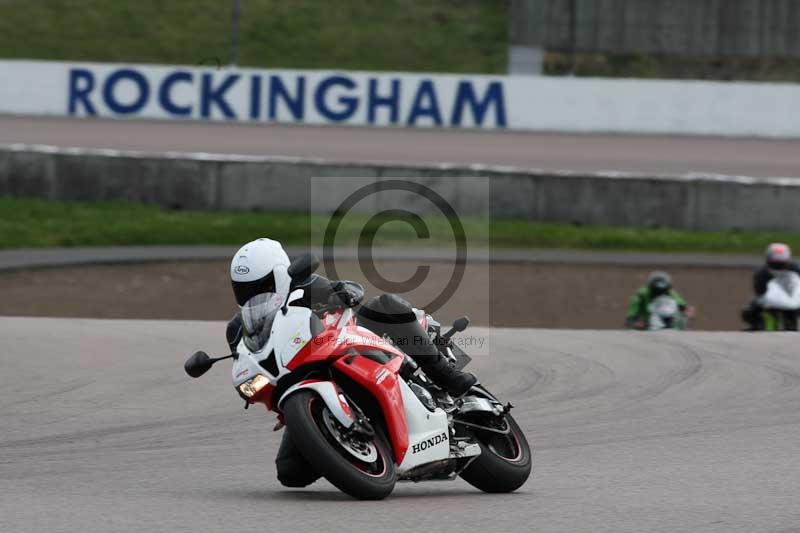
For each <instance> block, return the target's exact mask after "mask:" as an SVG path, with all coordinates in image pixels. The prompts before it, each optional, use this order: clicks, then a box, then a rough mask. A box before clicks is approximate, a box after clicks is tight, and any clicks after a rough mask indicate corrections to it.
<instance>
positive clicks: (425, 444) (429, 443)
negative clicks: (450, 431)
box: [411, 433, 447, 453]
mask: <svg viewBox="0 0 800 533" xmlns="http://www.w3.org/2000/svg"><path fill="white" fill-rule="evenodd" d="M446 441H447V433H442V434H441V435H436V436H435V437H431V438H429V439H425V440H423V441H422V442H418V443H416V444H415V445H414V446H412V447H411V453H417V452H422V451H425V450H427V449H428V448H433V447H434V446H436V445H438V444H441V443H443V442H446Z"/></svg>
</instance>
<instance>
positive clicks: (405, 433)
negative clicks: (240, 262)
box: [185, 255, 533, 499]
mask: <svg viewBox="0 0 800 533" xmlns="http://www.w3.org/2000/svg"><path fill="white" fill-rule="evenodd" d="M318 266H319V261H318V260H317V259H316V258H315V257H314V256H313V255H307V256H304V257H301V258H300V259H298V260H295V261H294V262H293V263H292V264H291V266H290V267H289V275H290V276H291V278H292V286H293V287H294V286H295V285H296V284H297V283H298V282H299V281H301V280H305V279H307V277H308V276H309V275H310V274H311V273H312V272H313V271H314V270H316V268H317V267H318ZM300 297H302V290H300V289H296V290H291V291H290V294H289V296H288V297H287V298H286V301H285V303H284V304H283V306H282V307H281V308H280V310H279V311H278V312H277V313H276V315H275V318H274V320H273V322H272V325H271V327H270V328H269V330H270V331H269V338H268V340H267V341H266V343H265V344H264V345H263V348H260V349H259V350H258V351H252V350H251V349H250V348H248V346H247V343H246V342H245V341H244V339H243V340H242V341H240V342H239V344H238V346H237V348H236V350H235V351H234V352H233V353H232V354H230V355H228V356H225V357H218V358H210V357H209V356H208V355H206V354H205V353H204V352H197V353H195V354H194V355H193V356H192V357H190V358H189V359H188V360H187V361H186V364H185V369H186V372H187V373H188V374H189V375H191V376H192V377H199V376H200V375H202V374H204V373H205V372H206V371H207V370H208V369H209V368H211V366H212V365H213V364H214V363H216V362H217V361H220V360H222V359H227V358H232V359H233V369H232V376H233V385H234V387H235V388H236V390H237V391H238V392H239V395H240V396H241V397H242V398H243V399H244V401H245V402H246V404H245V405H246V406H249V405H251V404H255V403H261V404H264V405H265V406H266V409H267V410H268V411H274V412H275V413H277V416H278V420H279V423H278V426H282V425H284V424H285V425H286V429H287V430H288V431H289V435H290V437H291V439H292V441H293V442H294V444H295V446H296V447H297V448H298V450H299V452H300V453H301V454H302V455H303V457H304V458H305V459H306V461H307V462H308V463H309V464H310V465H311V467H313V468H314V469H315V470H316V471H317V473H318V474H320V475H321V476H323V477H324V478H325V479H327V480H328V481H329V482H331V483H332V484H333V485H335V486H336V487H337V488H339V489H340V490H341V491H343V492H345V493H347V494H349V495H351V496H353V497H355V498H359V499H381V498H385V497H386V496H388V495H389V494H390V493H391V492H392V490H393V488H394V486H395V483H396V482H397V481H429V480H452V479H455V478H456V477H458V476H461V477H462V478H463V479H464V480H466V481H467V482H468V483H470V484H472V485H473V486H475V487H477V488H478V489H480V490H483V491H486V492H495V493H498V492H510V491H513V490H516V489H517V488H519V487H521V486H522V485H523V484H524V483H525V481H526V480H527V479H528V477H529V475H530V473H531V468H532V466H533V457H532V452H531V449H530V447H529V445H528V442H527V440H526V439H525V435H524V434H523V432H522V430H521V429H520V427H519V426H518V425H517V423H516V422H515V421H514V418H513V417H512V416H511V414H510V412H509V411H510V409H511V408H512V405H511V404H510V403H505V404H504V403H503V402H501V401H500V400H499V399H498V398H496V397H495V396H494V395H493V394H492V393H491V392H489V391H488V390H487V389H486V388H485V387H483V386H481V385H480V384H478V385H475V386H474V387H473V388H472V389H471V390H470V391H469V392H468V393H467V394H466V395H464V396H462V397H460V398H453V397H451V396H450V395H448V394H447V393H446V392H445V391H444V390H443V389H441V388H439V387H437V386H436V384H435V383H433V382H432V381H431V380H430V379H428V378H427V377H426V376H425V374H424V372H422V370H421V369H420V368H419V367H418V366H417V364H416V363H415V362H414V360H413V359H412V358H410V357H409V356H408V355H406V354H405V353H404V352H403V351H401V350H400V349H399V348H398V347H397V346H395V345H393V344H392V342H391V341H390V340H389V339H387V338H385V337H381V336H378V335H376V334H374V333H373V332H371V331H370V330H368V329H366V328H363V327H360V326H359V325H358V324H357V320H356V316H355V314H354V313H353V310H352V309H351V308H332V309H330V310H328V311H327V312H324V313H322V314H321V316H318V315H317V314H315V313H314V312H312V311H311V310H310V309H308V308H305V307H300V306H292V305H290V304H291V303H292V302H294V301H296V300H298V299H299V298H300ZM415 312H416V314H417V317H418V320H419V321H420V323H421V324H422V325H423V328H424V329H425V330H426V331H427V332H428V334H429V335H430V336H431V339H432V340H433V341H434V342H435V343H436V345H437V346H438V347H439V350H440V351H441V353H442V354H443V355H445V356H446V357H448V358H449V359H450V360H451V362H452V364H454V365H455V366H457V367H458V368H459V369H460V368H463V367H464V366H465V365H466V364H467V363H468V362H469V361H470V357H469V356H468V355H467V354H466V353H464V352H463V351H462V350H461V349H459V348H458V347H457V346H456V345H455V343H454V342H453V340H452V337H453V335H454V334H455V333H458V332H459V331H463V330H464V329H465V328H466V327H467V325H468V322H469V321H468V319H466V317H464V318H462V319H459V320H457V321H456V322H455V323H454V324H453V328H452V329H450V330H449V331H447V332H446V333H442V332H441V327H440V325H439V324H438V323H437V322H436V321H434V320H433V319H432V318H431V317H430V316H429V315H425V314H424V313H422V312H417V311H415ZM278 426H276V427H278Z"/></svg>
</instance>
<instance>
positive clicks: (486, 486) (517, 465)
mask: <svg viewBox="0 0 800 533" xmlns="http://www.w3.org/2000/svg"><path fill="white" fill-rule="evenodd" d="M504 418H505V421H506V423H507V424H508V428H509V432H508V434H507V435H501V434H499V433H494V432H490V431H481V430H476V431H474V432H473V434H474V435H475V438H476V440H477V441H478V444H479V445H480V447H481V454H480V455H479V456H478V457H477V458H476V459H475V460H474V461H473V462H472V463H471V464H470V465H469V466H468V467H467V468H466V469H465V470H464V471H463V472H461V478H462V479H464V481H466V482H467V483H469V484H470V485H472V486H473V487H475V488H477V489H480V490H482V491H484V492H491V493H503V492H513V491H515V490H517V489H518V488H520V487H521V486H522V485H524V484H525V482H526V481H527V480H528V477H530V475H531V470H532V469H533V452H532V451H531V448H530V446H529V445H528V441H527V439H526V438H525V434H524V433H522V430H521V429H520V427H519V426H518V425H517V422H516V421H515V420H514V418H513V417H512V416H511V415H508V414H507V415H505V417H504Z"/></svg>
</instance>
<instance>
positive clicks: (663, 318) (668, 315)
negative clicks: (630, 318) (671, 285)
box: [647, 294, 689, 331]
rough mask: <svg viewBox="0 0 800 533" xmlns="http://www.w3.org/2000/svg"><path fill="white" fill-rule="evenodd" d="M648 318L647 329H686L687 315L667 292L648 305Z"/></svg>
mask: <svg viewBox="0 0 800 533" xmlns="http://www.w3.org/2000/svg"><path fill="white" fill-rule="evenodd" d="M649 311H650V320H649V322H648V324H647V329H648V330H650V331H657V330H661V329H681V330H682V329H686V327H687V326H688V323H689V317H688V316H687V314H686V313H684V312H683V311H682V310H681V308H680V305H679V304H678V302H677V300H675V298H673V297H672V296H670V295H669V294H663V295H661V296H659V297H657V298H656V299H654V300H653V301H652V302H650V306H649Z"/></svg>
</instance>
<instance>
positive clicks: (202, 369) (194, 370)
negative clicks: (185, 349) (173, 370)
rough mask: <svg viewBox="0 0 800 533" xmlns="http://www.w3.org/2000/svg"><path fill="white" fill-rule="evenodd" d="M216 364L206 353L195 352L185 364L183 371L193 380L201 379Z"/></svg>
mask: <svg viewBox="0 0 800 533" xmlns="http://www.w3.org/2000/svg"><path fill="white" fill-rule="evenodd" d="M215 362H216V361H214V360H213V359H211V358H210V357H209V356H208V354H207V353H206V352H195V353H194V355H192V356H191V357H190V358H189V359H187V360H186V362H185V363H184V364H183V369H184V370H185V371H186V373H187V374H189V375H190V376H192V377H193V378H199V377H200V376H202V375H203V374H205V373H206V372H208V369H209V368H211V366H212V365H213V364H214V363H215Z"/></svg>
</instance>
